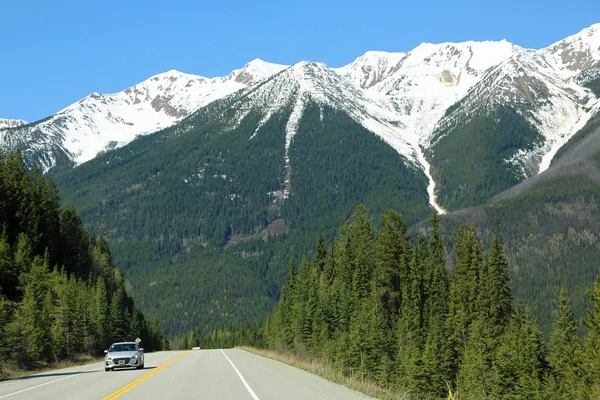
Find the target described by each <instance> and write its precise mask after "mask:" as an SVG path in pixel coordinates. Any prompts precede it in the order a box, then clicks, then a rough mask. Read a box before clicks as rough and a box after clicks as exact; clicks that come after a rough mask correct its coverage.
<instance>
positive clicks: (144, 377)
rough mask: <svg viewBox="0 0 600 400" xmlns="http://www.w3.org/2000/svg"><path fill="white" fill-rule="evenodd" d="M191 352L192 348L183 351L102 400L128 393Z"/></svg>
mask: <svg viewBox="0 0 600 400" xmlns="http://www.w3.org/2000/svg"><path fill="white" fill-rule="evenodd" d="M191 352H192V351H191V350H190V351H187V352H185V353H183V354H182V355H180V356H179V357H177V358H174V359H172V360H171V361H169V362H167V363H165V364H163V365H161V366H159V367H156V368H154V369H153V370H152V371H150V372H148V373H147V374H144V375H142V376H140V377H139V378H137V379H136V380H135V381H133V382H130V383H129V384H127V385H125V386H123V387H122V388H121V389H119V390H117V391H116V392H114V393H111V394H109V395H108V396H106V397H104V398H103V399H102V400H113V399H116V398H117V397H121V396H122V395H124V394H125V393H127V392H129V391H130V390H131V389H133V388H134V387H136V386H138V385H139V384H140V383H142V382H144V381H145V380H147V379H148V378H150V377H151V376H153V375H154V374H156V373H158V371H160V370H163V369H165V368H167V367H168V366H169V365H171V364H173V363H174V362H175V361H179V360H181V359H182V358H183V357H185V356H187V355H188V354H190V353H191Z"/></svg>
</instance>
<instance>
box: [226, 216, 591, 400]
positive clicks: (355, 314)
mask: <svg viewBox="0 0 600 400" xmlns="http://www.w3.org/2000/svg"><path fill="white" fill-rule="evenodd" d="M431 222H432V229H431V230H430V235H429V237H428V238H424V237H419V238H418V240H417V241H416V242H415V243H414V244H413V245H411V244H410V243H409V241H408V239H407V237H406V227H405V226H404V224H403V222H402V218H401V217H400V215H399V214H398V213H396V212H394V211H389V212H387V213H386V214H385V215H384V216H383V217H382V219H381V229H380V230H377V229H375V228H373V227H372V226H371V224H370V222H369V217H368V214H367V211H366V209H365V207H364V206H359V207H358V208H357V209H356V210H355V212H354V214H353V215H352V218H351V219H350V220H348V222H346V224H344V226H343V227H342V228H341V229H340V234H339V237H338V240H337V241H336V242H335V243H334V244H333V245H332V246H331V247H330V248H329V250H328V251H325V250H324V249H325V246H324V244H323V243H322V241H321V240H319V241H318V242H317V250H316V251H315V254H316V255H318V256H315V258H314V259H313V262H312V263H309V262H308V261H306V260H303V261H302V263H301V266H300V268H299V269H298V271H296V268H295V266H294V264H293V263H291V264H290V269H289V273H288V279H287V282H286V284H285V285H284V288H283V289H282V291H281V299H280V302H279V305H278V306H277V307H276V309H275V310H274V312H273V313H272V314H271V315H270V316H269V317H268V319H267V322H266V324H265V342H264V343H265V344H266V345H267V346H269V347H271V348H275V349H278V350H283V351H290V352H295V353H299V354H302V355H304V356H308V357H315V358H325V359H327V360H328V361H330V362H331V363H332V364H334V365H335V366H336V367H337V368H339V369H341V370H342V371H344V372H345V373H348V374H354V375H359V376H362V377H364V378H366V379H369V380H372V381H374V382H377V383H378V384H380V385H382V386H385V387H393V388H396V389H399V390H401V391H405V392H407V393H410V396H409V398H415V399H421V398H442V397H443V398H446V396H447V395H448V389H451V390H452V392H454V394H455V396H456V398H460V399H477V400H479V399H490V400H492V399H494V400H495V399H511V400H514V399H515V400H516V399H523V400H525V399H567V398H574V399H592V398H596V397H594V396H596V394H597V390H598V388H600V386H599V385H600V376H598V373H597V371H598V367H599V366H598V361H597V356H596V354H598V353H597V351H598V348H599V347H600V345H599V343H600V340H598V338H600V323H599V322H598V321H600V317H598V316H600V278H598V280H597V282H596V283H595V285H594V288H593V290H591V291H589V292H588V296H589V298H590V301H591V303H592V307H591V308H589V309H588V312H587V315H588V317H587V320H586V325H587V326H588V327H589V329H590V333H589V335H588V337H587V338H586V339H585V341H584V342H585V345H584V346H581V345H580V342H579V340H578V338H577V336H576V334H575V322H574V319H573V314H572V312H570V307H569V304H568V300H567V299H566V295H565V294H564V293H563V294H562V295H561V297H560V304H561V306H560V308H559V310H558V313H557V319H556V322H555V331H554V333H553V336H552V340H551V347H550V352H547V350H546V347H545V343H544V339H543V336H542V332H541V330H540V328H539V326H538V324H537V323H536V322H535V321H534V320H533V318H532V316H531V314H530V312H529V311H528V310H525V309H524V308H523V307H521V306H520V305H518V306H517V307H516V310H515V309H513V305H512V293H511V290H510V285H509V272H508V271H509V269H510V267H509V264H508V262H507V259H506V256H505V254H504V250H503V249H502V246H501V244H500V241H499V239H498V237H497V236H494V238H493V240H492V243H491V246H490V248H489V251H487V252H484V249H483V245H482V243H481V242H480V240H479V238H478V235H477V233H476V230H475V229H474V227H473V226H470V225H464V226H461V227H460V228H459V229H458V232H457V235H456V238H455V246H454V249H455V256H454V263H453V267H452V271H451V272H450V273H449V272H448V268H447V265H446V257H445V254H444V253H445V252H444V246H443V243H442V240H441V234H442V232H441V228H440V226H439V218H438V217H437V216H434V217H432V220H431ZM484 253H486V255H485V256H484ZM365 254H370V255H371V256H370V258H368V259H367V258H365V257H364V255H365ZM361 264H363V265H362V266H361ZM365 265H366V266H368V268H361V267H364V266H365ZM369 270H370V271H371V272H370V273H367V272H366V271H369ZM316 274H320V277H319V279H318V281H317V280H316ZM599 276H600V275H599ZM315 282H318V284H315ZM365 282H366V283H367V285H365ZM311 299H316V300H311ZM313 301H316V304H315V305H314V306H312V305H311V306H310V307H308V304H312V303H313ZM299 305H302V306H299ZM308 310H316V311H315V312H312V311H311V312H309V311H308ZM235 329H238V328H235ZM249 332H252V329H250V331H249ZM286 332H287V333H286ZM285 335H287V339H286V340H282V337H283V336H285ZM238 336H240V335H239V334H238ZM249 336H251V335H249ZM314 337H317V338H318V340H313V339H309V338H314ZM570 396H571V397H570ZM586 396H587V397H586Z"/></svg>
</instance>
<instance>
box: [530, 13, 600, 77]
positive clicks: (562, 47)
mask: <svg viewBox="0 0 600 400" xmlns="http://www.w3.org/2000/svg"><path fill="white" fill-rule="evenodd" d="M541 52H542V53H543V54H544V55H545V56H546V57H547V58H549V59H550V60H551V62H552V63H553V64H555V65H556V66H557V68H558V69H559V70H560V71H561V72H562V73H563V76H564V77H565V78H569V77H572V76H575V75H577V74H578V73H580V72H582V71H584V70H586V69H589V68H592V67H598V66H600V23H597V24H594V25H592V26H590V27H588V28H585V29H583V30H582V31H581V32H579V33H576V34H574V35H571V36H569V37H567V38H565V39H563V40H560V41H558V42H556V43H553V44H551V45H550V46H548V47H546V48H545V49H542V50H541Z"/></svg>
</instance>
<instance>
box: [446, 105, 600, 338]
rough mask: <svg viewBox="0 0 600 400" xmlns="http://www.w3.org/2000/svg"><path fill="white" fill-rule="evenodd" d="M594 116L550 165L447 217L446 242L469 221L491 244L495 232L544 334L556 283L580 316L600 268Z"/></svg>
mask: <svg viewBox="0 0 600 400" xmlns="http://www.w3.org/2000/svg"><path fill="white" fill-rule="evenodd" d="M599 117H600V115H596V117H594V118H592V119H591V120H590V122H589V123H588V125H587V126H586V127H584V128H583V129H582V130H581V131H580V132H579V133H578V134H577V135H575V136H574V137H573V138H572V139H571V141H569V142H568V143H567V144H566V145H565V146H564V148H565V150H564V151H561V152H559V154H558V155H557V156H556V157H555V158H554V160H553V163H552V166H551V167H550V169H548V170H547V171H545V172H544V173H543V174H541V175H539V176H536V177H534V178H532V179H530V180H529V181H526V182H524V183H522V184H520V185H518V186H515V187H513V188H511V189H510V190H508V191H506V192H504V193H502V194H501V195H499V196H497V197H496V198H494V199H493V200H492V201H490V202H488V203H487V204H486V205H484V206H481V207H477V208H471V209H465V210H461V211H458V212H453V213H449V214H447V215H445V216H444V217H443V218H442V221H441V223H442V225H443V226H444V227H445V231H446V232H447V233H446V235H445V237H444V240H445V242H446V243H448V245H449V247H450V248H451V247H452V242H453V235H454V234H455V232H456V231H457V229H458V227H459V226H460V225H462V224H464V223H467V222H469V223H472V224H473V225H474V226H476V228H477V230H478V232H480V234H481V236H482V239H483V240H484V242H486V243H490V242H491V239H492V236H493V234H497V235H499V237H500V238H501V239H502V242H503V243H504V248H505V249H506V254H507V257H508V259H509V261H510V265H511V268H510V276H511V280H512V282H513V293H514V295H515V297H516V298H518V299H522V300H524V301H526V302H527V303H528V304H530V306H531V310H532V313H533V315H534V316H535V317H536V318H537V319H538V320H539V322H540V324H541V326H542V329H543V331H544V332H545V333H546V334H548V333H549V331H550V329H551V320H552V317H553V315H554V310H555V307H556V305H557V301H558V300H557V299H558V294H559V291H560V286H561V285H564V286H565V287H566V288H567V290H568V291H569V293H571V297H572V299H573V309H574V312H575V316H576V318H581V317H583V316H584V308H585V295H584V293H585V290H586V288H587V287H588V286H589V282H590V280H592V279H593V278H594V276H595V275H596V274H597V273H598V269H599V268H600V263H599V262H598V260H600V233H599V231H598V221H599V220H600V209H599V207H598V199H599V198H600V129H598V121H599Z"/></svg>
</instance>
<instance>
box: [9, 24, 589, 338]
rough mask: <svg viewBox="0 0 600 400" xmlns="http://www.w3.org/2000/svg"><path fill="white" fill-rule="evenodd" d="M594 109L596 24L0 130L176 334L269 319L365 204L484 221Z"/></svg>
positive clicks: (182, 78)
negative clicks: (555, 38) (295, 270)
mask: <svg viewBox="0 0 600 400" xmlns="http://www.w3.org/2000/svg"><path fill="white" fill-rule="evenodd" d="M599 110H600V24H596V25H593V26H591V27H589V28H586V29H584V30H582V31H581V32H579V33H578V34H575V35H573V36H570V37H568V38H566V39H564V40H561V41H559V42H557V43H555V44H553V45H551V46H549V47H547V48H544V49H541V50H533V49H525V48H522V47H519V46H517V45H514V44H511V43H508V42H507V41H499V42H464V43H442V44H428V43H423V44H421V45H419V46H418V47H416V48H415V49H413V50H412V51H410V52H406V53H386V52H367V53H365V54H364V55H363V56H361V57H359V58H358V59H356V60H355V61H353V62H352V63H350V64H348V65H346V66H343V67H341V68H329V67H327V66H326V65H325V64H322V63H318V62H307V61H303V62H300V63H297V64H294V65H292V66H285V65H278V64H271V63H267V62H264V61H262V60H258V59H256V60H254V61H251V62H249V63H248V64H246V65H245V66H244V67H243V68H241V69H239V70H235V71H233V72H232V73H231V74H229V75H228V76H226V77H218V78H204V77H200V76H195V75H189V74H184V73H181V72H178V71H174V70H172V71H168V72H166V73H163V74H159V75H156V76H154V77H151V78H149V79H148V80H146V81H144V82H142V83H139V84H137V85H135V86H132V87H130V88H128V89H126V90H124V91H123V92H119V93H116V94H110V95H102V94H99V93H92V94H91V95H89V96H87V97H86V98H84V99H82V100H80V101H78V102H77V103H74V104H72V105H71V106H69V107H67V108H65V109H63V110H61V111H59V112H58V113H56V114H54V115H52V116H49V117H48V118H45V119H43V120H41V121H37V122H33V123H25V121H11V120H0V148H2V149H4V150H5V151H11V150H15V149H20V150H22V153H23V155H24V157H25V159H26V161H27V162H28V163H29V164H30V165H33V164H34V163H35V164H38V165H39V166H40V167H41V168H42V170H43V171H45V172H47V173H48V174H52V175H54V176H55V180H56V183H57V185H58V187H59V189H60V192H61V196H62V198H63V202H65V203H66V204H73V205H75V206H76V207H77V210H78V211H80V212H81V213H82V216H83V218H84V219H85V221H86V223H87V224H88V226H90V228H91V229H92V230H93V231H95V232H99V233H102V234H103V235H105V236H106V237H107V239H108V240H109V241H110V242H111V247H112V248H114V249H115V250H114V251H115V260H116V261H117V263H118V264H119V265H122V266H123V268H124V272H125V274H126V276H127V277H128V279H130V281H131V290H132V291H133V293H134V298H136V301H139V302H140V305H141V307H142V309H143V310H144V311H148V310H160V311H159V318H160V320H161V324H162V325H163V327H165V326H169V328H168V330H169V331H170V332H174V331H181V330H185V329H189V328H191V327H200V328H201V329H209V328H211V327H215V326H219V325H224V324H227V323H232V322H239V321H244V320H245V321H250V320H257V319H259V318H260V317H264V316H265V315H267V314H268V312H269V311H270V309H271V307H272V305H273V303H274V301H276V299H277V296H278V288H279V285H280V283H281V282H282V279H283V275H284V273H285V268H286V264H287V261H288V260H289V257H290V254H291V255H294V256H296V257H299V256H302V255H303V254H307V253H308V252H310V249H311V248H313V245H314V242H315V240H316V236H317V233H318V232H321V233H322V234H323V236H324V237H325V238H326V239H328V240H330V241H331V240H332V239H333V237H334V236H335V234H336V228H335V227H337V226H340V225H341V223H342V222H343V221H344V220H345V219H347V218H348V216H349V215H350V213H351V212H352V209H353V208H354V207H355V206H356V205H357V204H358V203H365V204H366V205H367V206H368V207H369V208H370V209H371V210H372V211H373V213H374V215H377V214H380V213H382V212H383V211H385V210H387V209H388V208H395V209H397V210H398V211H400V212H402V214H403V215H404V217H405V219H406V220H407V221H408V222H409V223H411V224H414V223H417V222H419V221H421V220H423V219H425V218H426V217H427V215H428V214H429V213H430V212H431V211H432V209H435V210H436V211H437V212H439V213H446V212H451V211H458V213H457V214H454V213H452V215H463V216H464V215H481V214H480V213H481V211H477V212H465V211H460V210H464V209H465V208H471V207H484V209H485V207H492V206H490V204H498V203H497V202H498V201H504V200H500V198H499V197H496V196H502V195H501V194H502V193H506V192H505V191H506V190H509V189H511V188H513V187H515V185H518V184H519V183H521V182H524V181H531V179H532V178H533V179H536V177H538V176H541V174H542V175H543V173H544V172H545V171H549V168H550V167H551V165H553V160H555V161H554V162H557V161H556V160H559V158H560V157H562V156H564V154H571V157H573V155H572V154H573V153H572V152H570V151H566V150H564V149H566V148H567V147H569V146H573V143H574V142H573V141H574V140H580V139H577V138H579V137H581V136H582V135H583V134H582V132H586V131H590V132H595V131H594V129H593V127H594V126H595V125H594V124H595V121H597V116H598V115H599V114H598V111H599ZM592 136H593V135H592ZM587 140H589V139H587ZM561 154H562V155H561ZM578 157H579V156H578ZM586 157H591V156H590V155H586ZM580 158H581V157H580ZM578 159H579V158H578ZM563 162H564V159H563ZM73 167H75V168H73ZM511 198H512V197H511ZM511 204H512V203H511ZM491 209H492V210H495V208H493V207H492V208H491ZM471 210H481V209H480V208H475V209H471ZM486 210H487V209H486ZM486 215H487V214H486ZM511 215H512V214H511ZM456 218H458V217H456ZM454 220H455V217H454V216H450V217H449V219H447V221H454ZM458 220H461V221H462V219H461V218H458ZM492 220H494V219H493V218H489V219H486V221H488V222H489V221H492ZM494 221H495V220H494ZM489 223H490V224H491V225H486V226H482V228H481V229H491V228H490V226H496V225H494V224H493V223H492V222H489ZM451 226H452V224H450V225H449V231H451V230H452V229H451V228H450V227H451ZM496 227H497V226H496ZM582 229H584V228H582ZM585 229H587V228H585ZM509 231H510V230H506V232H509ZM510 232H512V231H510ZM540 243H541V242H540ZM536 245H540V244H539V243H537V242H536ZM540 246H541V245H540ZM590 254H592V253H590ZM594 254H595V253H594ZM512 260H522V259H519V256H518V255H514V257H513V258H512ZM512 260H511V261H512ZM536 260H537V261H535V262H542V261H539V260H538V259H536ZM544 262H547V260H545V261H544ZM536 265H537V264H536ZM529 283H531V282H529V281H528V284H529ZM524 285H525V283H524ZM575 286H576V285H575ZM575 286H574V287H575ZM519 290H520V289H517V290H516V291H517V292H518V291H519ZM577 290H578V291H579V292H581V287H579V286H578V287H577ZM157 293H160V295H161V296H158V295H157ZM520 293H525V292H520ZM524 296H525V295H524ZM544 312H545V311H544Z"/></svg>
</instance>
